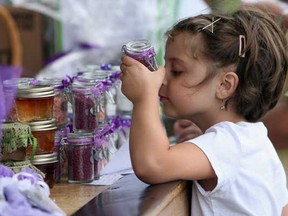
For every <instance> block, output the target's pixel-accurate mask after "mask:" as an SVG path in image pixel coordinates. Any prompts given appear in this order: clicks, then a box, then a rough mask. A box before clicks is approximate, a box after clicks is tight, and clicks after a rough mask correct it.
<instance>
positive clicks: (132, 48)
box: [122, 40, 151, 53]
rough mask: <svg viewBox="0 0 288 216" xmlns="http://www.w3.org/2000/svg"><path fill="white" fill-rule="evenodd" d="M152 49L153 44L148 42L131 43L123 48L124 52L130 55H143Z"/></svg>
mask: <svg viewBox="0 0 288 216" xmlns="http://www.w3.org/2000/svg"><path fill="white" fill-rule="evenodd" d="M150 48H151V43H150V42H149V41H148V40H136V41H130V42H128V43H127V44H126V45H124V46H123V48H122V49H123V51H124V52H128V53H141V52H143V51H147V50H149V49H150Z"/></svg>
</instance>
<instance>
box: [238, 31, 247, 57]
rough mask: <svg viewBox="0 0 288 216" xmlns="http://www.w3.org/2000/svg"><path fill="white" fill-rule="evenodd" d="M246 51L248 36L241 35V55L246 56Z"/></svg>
mask: <svg viewBox="0 0 288 216" xmlns="http://www.w3.org/2000/svg"><path fill="white" fill-rule="evenodd" d="M245 51H246V37H245V36H244V35H239V57H241V58H244V57H245Z"/></svg>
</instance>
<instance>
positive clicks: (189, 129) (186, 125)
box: [174, 119, 203, 143]
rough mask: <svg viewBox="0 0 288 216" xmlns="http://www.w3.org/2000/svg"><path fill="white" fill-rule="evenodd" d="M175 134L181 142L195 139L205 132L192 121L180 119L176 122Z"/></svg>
mask: <svg viewBox="0 0 288 216" xmlns="http://www.w3.org/2000/svg"><path fill="white" fill-rule="evenodd" d="M174 134H175V136H176V138H177V142H178V143H181V142H184V141H187V140H189V139H193V138H195V137H197V136H199V135H201V134H203V132H202V131H201V130H200V128H199V127H198V126H197V125H196V124H194V123H193V122H192V121H190V120H185V119H178V120H176V122H175V123H174Z"/></svg>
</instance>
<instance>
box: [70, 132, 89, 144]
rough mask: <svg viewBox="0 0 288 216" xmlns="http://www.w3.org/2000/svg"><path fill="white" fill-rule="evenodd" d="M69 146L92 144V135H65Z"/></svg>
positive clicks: (87, 133) (76, 133)
mask: <svg viewBox="0 0 288 216" xmlns="http://www.w3.org/2000/svg"><path fill="white" fill-rule="evenodd" d="M67 143H68V144H69V145H87V144H93V143H94V135H93V133H89V132H75V133H69V134H68V135H67Z"/></svg>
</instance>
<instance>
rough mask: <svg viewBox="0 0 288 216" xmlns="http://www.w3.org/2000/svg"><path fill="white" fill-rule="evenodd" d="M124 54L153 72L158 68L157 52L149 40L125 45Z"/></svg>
mask: <svg viewBox="0 0 288 216" xmlns="http://www.w3.org/2000/svg"><path fill="white" fill-rule="evenodd" d="M122 52H123V53H125V54H126V55H128V56H130V57H132V58H134V59H136V60H138V61H139V62H141V63H142V64H144V65H145V66H146V67H147V68H149V70H151V71H155V70H157V68H158V65H157V61H156V53H155V50H154V48H153V47H152V45H151V43H150V41H148V40H136V41H130V42H128V43H127V44H125V45H123V47H122Z"/></svg>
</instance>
